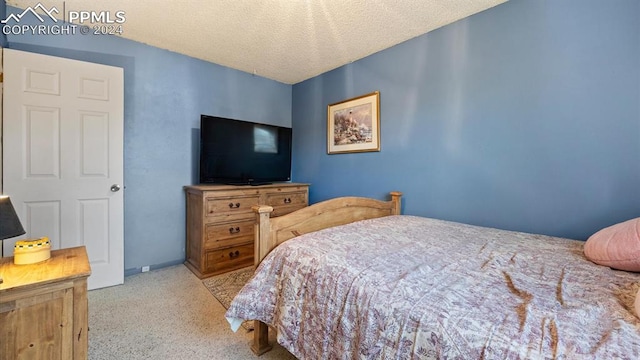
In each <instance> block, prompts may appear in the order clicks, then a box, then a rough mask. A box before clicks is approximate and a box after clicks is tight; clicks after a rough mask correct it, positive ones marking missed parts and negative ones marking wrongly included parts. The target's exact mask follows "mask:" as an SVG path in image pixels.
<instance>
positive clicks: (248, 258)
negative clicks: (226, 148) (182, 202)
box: [184, 183, 309, 279]
mask: <svg viewBox="0 0 640 360" xmlns="http://www.w3.org/2000/svg"><path fill="white" fill-rule="evenodd" d="M184 189H185V191H186V196H187V244H186V253H187V254H186V255H187V259H186V261H185V265H186V266H187V267H188V268H189V269H191V271H193V273H194V274H196V276H198V277H199V278H200V279H202V278H205V277H209V276H212V275H216V274H220V273H224V272H227V271H231V270H235V269H240V268H243V267H246V266H251V265H253V253H254V237H255V233H254V223H255V215H254V213H253V210H252V209H251V207H252V206H254V205H270V206H272V207H273V215H272V216H280V215H284V214H288V213H290V212H292V211H295V210H298V209H300V208H303V207H305V206H307V205H308V204H309V185H308V184H298V183H277V184H271V185H260V186H234V185H194V186H185V188H184Z"/></svg>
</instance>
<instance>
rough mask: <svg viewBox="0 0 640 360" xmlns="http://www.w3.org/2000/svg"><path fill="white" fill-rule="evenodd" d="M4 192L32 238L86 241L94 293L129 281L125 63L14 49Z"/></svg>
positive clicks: (8, 59) (7, 70)
mask: <svg viewBox="0 0 640 360" xmlns="http://www.w3.org/2000/svg"><path fill="white" fill-rule="evenodd" d="M3 65H4V66H3V67H4V98H3V105H4V108H3V130H2V138H3V141H2V148H3V152H2V154H3V161H2V165H3V178H2V180H3V193H4V194H6V195H9V196H11V202H12V203H13V205H14V207H15V208H16V212H17V213H18V215H19V217H20V219H21V221H22V225H23V227H24V229H25V230H26V232H27V233H26V235H24V236H22V237H19V238H14V239H10V240H11V241H9V240H5V241H4V250H5V252H4V254H5V256H8V255H9V254H12V253H13V245H14V244H15V241H16V240H19V239H24V238H27V239H34V238H39V237H42V236H47V237H49V239H50V241H51V247H52V249H60V248H69V247H74V246H81V245H85V246H86V248H87V253H88V255H89V260H90V262H91V271H92V274H91V276H90V277H89V289H96V288H101V287H105V286H111V285H117V284H122V283H123V282H124V240H123V239H124V215H123V213H124V211H123V206H124V205H123V193H124V191H123V190H122V189H120V187H121V186H122V184H123V118H124V80H123V71H122V69H121V68H116V67H112V66H105V65H99V64H92V63H87V62H82V61H76V60H69V59H63V58H57V57H53V56H46V55H40V54H34V53H28V52H23V51H16V50H11V49H4V64H3Z"/></svg>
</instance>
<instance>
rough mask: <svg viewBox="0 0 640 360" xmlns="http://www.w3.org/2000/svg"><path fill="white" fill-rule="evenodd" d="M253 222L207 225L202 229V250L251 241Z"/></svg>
mask: <svg viewBox="0 0 640 360" xmlns="http://www.w3.org/2000/svg"><path fill="white" fill-rule="evenodd" d="M253 223H254V220H249V221H238V222H230V223H223V224H207V225H205V229H204V248H205V249H207V250H209V249H219V248H221V247H227V246H233V245H238V244H242V243H247V242H251V241H253V237H254V225H253Z"/></svg>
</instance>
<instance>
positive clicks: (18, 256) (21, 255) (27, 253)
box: [13, 237, 51, 265]
mask: <svg viewBox="0 0 640 360" xmlns="http://www.w3.org/2000/svg"><path fill="white" fill-rule="evenodd" d="M50 257H51V244H50V243H49V238H48V237H42V238H40V239H34V240H20V241H17V242H16V244H15V246H14V247H13V263H14V264H16V265H27V264H35V263H38V262H42V261H45V260H47V259H49V258H50Z"/></svg>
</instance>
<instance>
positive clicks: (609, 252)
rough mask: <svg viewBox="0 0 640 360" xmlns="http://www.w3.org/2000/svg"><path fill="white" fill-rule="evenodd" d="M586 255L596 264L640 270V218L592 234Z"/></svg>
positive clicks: (585, 247)
mask: <svg viewBox="0 0 640 360" xmlns="http://www.w3.org/2000/svg"><path fill="white" fill-rule="evenodd" d="M584 255H585V256H586V257H587V259H589V260H591V261H593V262H594V263H596V264H600V265H605V266H609V267H611V268H613V269H618V270H626V271H636V272H640V218H636V219H631V220H627V221H625V222H621V223H619V224H615V225H612V226H609V227H607V228H604V229H602V230H600V231H598V232H597V233H595V234H593V235H591V237H589V239H588V240H587V242H586V243H585V244H584Z"/></svg>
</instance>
